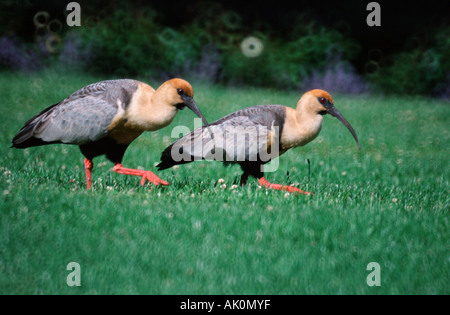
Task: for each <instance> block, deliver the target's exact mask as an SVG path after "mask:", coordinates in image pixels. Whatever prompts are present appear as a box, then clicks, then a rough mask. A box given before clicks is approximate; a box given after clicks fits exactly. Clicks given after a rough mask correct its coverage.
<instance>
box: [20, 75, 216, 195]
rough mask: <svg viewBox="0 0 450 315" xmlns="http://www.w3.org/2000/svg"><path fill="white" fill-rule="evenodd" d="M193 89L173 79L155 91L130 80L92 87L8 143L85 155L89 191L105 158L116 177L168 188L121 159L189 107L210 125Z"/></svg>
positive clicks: (48, 111) (30, 124)
mask: <svg viewBox="0 0 450 315" xmlns="http://www.w3.org/2000/svg"><path fill="white" fill-rule="evenodd" d="M193 94H194V93H193V89H192V86H191V85H190V84H189V83H188V82H187V81H185V80H183V79H179V78H176V79H171V80H168V81H166V82H164V83H163V84H162V85H161V86H160V87H159V88H158V89H156V90H155V89H153V88H152V87H151V86H150V85H148V84H146V83H143V82H140V81H136V80H132V79H119V80H107V81H101V82H97V83H93V84H90V85H88V86H85V87H83V88H82V89H80V90H78V91H76V92H75V93H73V94H72V95H70V96H69V97H67V98H66V99H64V100H62V101H61V102H59V103H57V104H55V105H52V106H50V107H48V108H46V109H44V110H43V111H41V112H40V113H38V114H37V115H35V116H34V117H32V118H31V119H29V120H28V121H27V122H25V125H24V126H23V127H22V129H20V131H19V132H18V133H17V135H16V136H15V137H14V138H13V139H12V147H14V148H20V149H22V148H28V147H34V146H41V145H47V144H55V143H63V144H74V145H78V146H79V147H80V150H81V153H82V154H83V155H84V157H85V159H84V169H85V173H86V183H87V189H90V188H91V186H92V169H93V167H94V164H93V161H92V160H93V159H94V158H95V157H97V156H100V155H105V156H106V158H107V159H109V160H110V161H111V162H113V163H114V168H113V170H114V171H115V172H116V173H119V174H125V175H134V176H140V177H142V179H141V185H144V184H145V182H146V181H147V180H148V181H149V182H151V183H153V184H155V185H168V184H169V183H168V182H166V181H164V180H162V179H160V178H159V177H158V176H156V175H155V174H154V173H152V172H151V171H145V170H137V169H131V168H125V167H124V166H123V165H122V159H123V156H124V154H125V150H126V149H127V148H128V146H129V145H130V144H131V142H133V140H135V139H136V138H137V137H139V136H140V135H141V134H142V133H143V132H144V131H155V130H158V129H161V128H163V127H166V126H167V125H169V124H170V123H171V122H172V120H173V119H174V117H175V115H176V113H177V112H178V110H181V109H183V108H184V107H187V108H189V109H191V110H192V111H193V112H194V113H195V114H196V115H198V116H199V117H200V118H201V119H202V121H203V122H204V123H205V124H206V125H208V122H207V121H206V119H205V118H204V116H203V114H202V113H201V111H200V110H199V108H198V106H197V105H196V103H195V101H194V99H193Z"/></svg>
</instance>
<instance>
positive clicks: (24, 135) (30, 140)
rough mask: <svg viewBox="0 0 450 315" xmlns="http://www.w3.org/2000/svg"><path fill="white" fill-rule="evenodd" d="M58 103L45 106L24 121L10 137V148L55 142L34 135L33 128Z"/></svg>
mask: <svg viewBox="0 0 450 315" xmlns="http://www.w3.org/2000/svg"><path fill="white" fill-rule="evenodd" d="M59 104H60V103H56V104H54V105H52V106H50V107H47V108H46V109H44V110H43V111H41V112H40V113H38V114H37V115H35V116H33V117H32V118H30V119H29V120H28V121H26V122H25V124H24V126H23V127H22V129H20V131H19V132H18V133H17V134H16V135H15V136H14V138H13V139H12V145H11V148H19V149H23V148H28V147H35V146H38V145H44V144H52V143H57V142H45V141H43V140H41V139H39V138H35V137H34V130H35V127H36V125H38V124H39V122H40V120H41V119H42V118H43V117H44V116H46V115H47V114H49V113H50V111H51V109H53V108H54V107H55V106H56V105H59Z"/></svg>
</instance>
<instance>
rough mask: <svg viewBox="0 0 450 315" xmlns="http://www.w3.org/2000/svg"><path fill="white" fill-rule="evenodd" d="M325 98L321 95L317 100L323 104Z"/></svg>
mask: <svg viewBox="0 0 450 315" xmlns="http://www.w3.org/2000/svg"><path fill="white" fill-rule="evenodd" d="M326 101H327V100H326V99H325V97H321V98H319V102H321V103H322V104H325V102H326Z"/></svg>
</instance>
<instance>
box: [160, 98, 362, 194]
mask: <svg viewBox="0 0 450 315" xmlns="http://www.w3.org/2000/svg"><path fill="white" fill-rule="evenodd" d="M326 114H330V115H331V116H334V117H336V118H337V119H338V120H339V121H341V122H342V123H343V124H344V125H345V126H346V127H347V128H348V130H349V131H350V133H351V134H352V135H353V137H354V139H355V141H356V144H357V146H358V149H359V150H361V147H360V144H359V141H358V137H357V136H356V133H355V131H354V129H353V128H352V126H351V125H350V123H349V122H348V121H347V120H346V119H345V118H344V116H343V115H342V114H341V113H340V112H339V111H338V109H337V108H336V107H335V106H334V101H333V98H332V97H331V95H330V94H329V93H328V92H326V91H324V90H321V89H314V90H311V91H308V92H306V93H304V94H303V95H302V96H301V98H300V100H299V101H298V103H297V106H296V108H295V109H294V108H292V107H287V106H284V105H256V106H252V107H247V108H244V109H241V110H238V111H236V112H234V113H232V114H229V115H227V116H225V117H223V118H221V119H219V120H217V121H215V122H213V123H211V124H210V125H209V126H208V127H205V126H203V127H199V128H197V129H195V130H193V131H192V132H190V133H188V134H186V135H184V136H183V137H181V138H179V139H178V140H176V141H175V142H174V143H172V144H171V145H170V146H168V147H167V148H166V149H165V150H164V151H163V152H162V154H161V162H160V163H159V164H158V165H157V168H158V170H160V171H161V170H165V169H168V168H171V167H172V166H174V165H179V164H186V163H190V162H193V161H197V160H216V161H222V162H224V164H225V165H230V164H239V165H240V166H241V168H242V171H243V174H242V176H241V179H240V184H241V185H245V184H246V183H247V180H248V178H249V176H252V177H255V178H256V179H257V180H258V183H259V185H260V186H262V187H266V188H268V189H275V190H284V191H287V192H289V193H295V194H305V195H309V194H311V193H310V192H308V191H303V190H301V189H299V188H296V187H293V186H287V185H281V184H275V183H271V182H269V181H268V180H267V179H266V178H265V177H264V164H266V163H268V162H270V161H271V160H272V159H274V158H276V157H278V156H280V155H282V154H284V153H285V152H286V151H288V150H289V149H292V148H295V147H298V146H304V145H306V144H307V143H309V142H311V141H312V140H314V139H315V138H316V137H317V135H318V134H319V132H320V130H321V128H322V122H323V116H324V115H326Z"/></svg>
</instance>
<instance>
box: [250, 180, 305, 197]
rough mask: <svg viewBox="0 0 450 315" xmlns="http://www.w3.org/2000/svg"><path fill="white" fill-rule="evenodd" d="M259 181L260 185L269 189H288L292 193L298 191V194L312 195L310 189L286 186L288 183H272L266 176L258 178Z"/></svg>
mask: <svg viewBox="0 0 450 315" xmlns="http://www.w3.org/2000/svg"><path fill="white" fill-rule="evenodd" d="M258 183H259V185H260V186H263V187H267V188H269V189H276V190H286V191H288V192H290V193H291V194H292V193H296V194H304V195H311V193H310V192H308V191H303V190H301V189H298V188H296V187H293V186H286V185H280V184H272V183H269V182H268V181H267V179H265V178H264V177H261V178H260V179H259V180H258Z"/></svg>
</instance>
